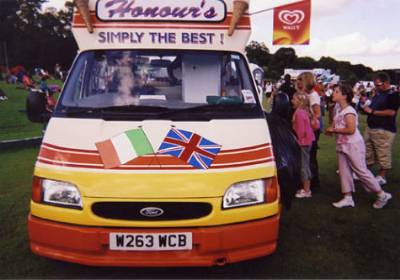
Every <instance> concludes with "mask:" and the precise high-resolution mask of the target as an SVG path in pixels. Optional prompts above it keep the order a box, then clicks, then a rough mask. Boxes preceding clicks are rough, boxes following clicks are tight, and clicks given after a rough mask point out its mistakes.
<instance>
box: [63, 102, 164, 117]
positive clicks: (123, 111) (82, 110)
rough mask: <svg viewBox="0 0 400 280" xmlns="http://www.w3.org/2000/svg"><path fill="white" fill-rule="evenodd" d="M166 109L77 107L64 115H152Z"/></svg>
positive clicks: (135, 106) (146, 107)
mask: <svg viewBox="0 0 400 280" xmlns="http://www.w3.org/2000/svg"><path fill="white" fill-rule="evenodd" d="M168 110H169V109H168V108H166V107H157V106H141V105H126V106H110V107H99V108H93V107H77V108H67V109H66V110H65V113H66V114H67V115H68V116H82V115H92V114H95V115H101V116H105V115H127V114H128V115H131V114H144V113H152V114H158V113H160V111H168Z"/></svg>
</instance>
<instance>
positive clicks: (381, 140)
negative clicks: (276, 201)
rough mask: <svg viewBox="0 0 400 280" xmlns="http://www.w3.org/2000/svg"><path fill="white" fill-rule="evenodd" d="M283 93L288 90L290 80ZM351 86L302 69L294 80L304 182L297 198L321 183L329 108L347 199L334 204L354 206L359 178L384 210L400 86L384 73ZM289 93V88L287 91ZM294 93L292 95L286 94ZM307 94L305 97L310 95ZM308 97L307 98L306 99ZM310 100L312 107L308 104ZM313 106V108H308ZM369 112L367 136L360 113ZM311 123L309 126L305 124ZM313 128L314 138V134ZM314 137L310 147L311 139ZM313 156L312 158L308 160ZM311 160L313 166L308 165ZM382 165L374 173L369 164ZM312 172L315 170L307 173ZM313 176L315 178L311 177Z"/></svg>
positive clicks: (294, 120) (295, 126) (295, 119)
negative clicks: (319, 158) (320, 166)
mask: <svg viewBox="0 0 400 280" xmlns="http://www.w3.org/2000/svg"><path fill="white" fill-rule="evenodd" d="M284 84H286V85H285V86H283V87H281V88H279V92H280V91H283V92H285V90H283V89H284V88H288V85H290V84H291V82H290V80H286V81H285V83H284ZM373 85H374V87H373V86H372V85H371V83H368V84H367V85H366V86H365V85H363V84H359V85H356V86H355V87H354V89H352V88H351V87H349V86H344V85H337V84H328V83H325V84H324V83H321V81H317V80H316V78H315V76H314V75H313V74H312V73H311V72H305V73H302V74H301V75H299V76H298V77H297V79H296V80H295V88H296V93H295V94H294V97H293V100H292V102H291V103H292V105H293V107H292V109H293V113H294V114H293V117H292V124H293V130H294V131H295V133H296V135H297V138H298V143H299V145H300V147H301V151H302V162H301V163H302V168H301V174H302V185H301V186H299V190H298V192H297V194H296V197H297V198H310V197H312V190H314V189H315V188H318V186H319V176H318V175H319V172H318V162H317V161H316V155H317V150H318V138H319V134H320V132H321V127H322V117H321V115H322V112H323V111H324V110H325V109H326V110H327V112H328V124H327V126H328V128H327V129H326V130H325V132H326V134H327V135H335V136H336V152H337V158H338V166H339V170H338V171H337V172H338V174H339V177H340V182H341V190H342V193H343V198H342V199H340V200H339V201H337V202H334V203H333V206H334V207H337V208H342V207H354V206H355V203H354V199H353V197H352V193H353V192H354V190H355V189H354V180H355V178H356V179H357V180H359V181H360V182H361V183H362V185H363V186H364V188H365V189H366V190H367V191H368V192H373V193H375V194H376V196H377V198H376V201H375V202H374V203H373V207H374V208H376V209H380V208H383V207H384V206H385V205H386V204H387V202H388V201H389V200H390V199H391V197H392V196H391V194H389V193H387V192H385V191H383V189H382V185H384V184H386V182H387V178H386V173H387V171H388V170H390V169H391V167H392V165H391V159H392V158H391V150H392V145H393V142H394V138H395V134H396V132H397V128H396V116H397V111H398V108H399V106H400V104H399V103H400V97H399V90H397V88H393V87H392V88H391V86H390V80H389V77H388V76H387V75H386V74H384V73H379V74H378V75H377V76H376V78H375V79H374V83H373ZM286 91H287V90H286ZM287 95H288V96H289V93H287ZM305 97H306V98H305ZM305 99H307V102H306V101H305ZM305 104H307V105H305ZM305 106H308V110H306V109H305ZM357 112H361V113H363V114H367V124H368V127H367V129H366V131H365V136H364V138H363V137H362V136H361V134H360V131H359V130H358V114H357ZM306 127H307V128H306ZM309 129H311V131H313V136H314V137H309V135H308V134H307V133H309ZM310 139H313V141H312V144H311V147H310V150H308V148H307V146H308V145H307V144H308V142H307V141H310ZM308 156H309V158H308ZM307 162H309V167H310V168H309V169H307V168H305V167H306V165H307ZM374 163H378V164H379V167H380V170H379V173H378V174H377V176H374V175H373V174H372V172H371V171H370V169H369V168H371V167H372V165H373V164H374ZM367 164H368V165H367ZM309 171H311V172H310V173H308V172H309ZM310 178H311V182H309V181H308V179H310Z"/></svg>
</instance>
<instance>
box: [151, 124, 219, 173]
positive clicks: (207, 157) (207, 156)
mask: <svg viewBox="0 0 400 280" xmlns="http://www.w3.org/2000/svg"><path fill="white" fill-rule="evenodd" d="M220 150H221V145H218V144H216V143H213V142H211V141H210V140H208V139H206V138H204V137H201V136H200V135H198V134H196V133H193V132H190V131H186V130H181V129H176V128H174V127H173V128H171V129H170V131H169V132H168V134H167V136H166V137H165V139H164V140H163V142H162V143H161V146H160V148H159V149H158V153H160V154H167V155H171V156H174V157H177V158H179V159H181V160H183V161H185V162H186V163H188V164H190V165H192V166H193V167H196V168H198V169H208V168H209V167H210V166H211V164H212V163H213V161H214V159H215V157H216V156H217V154H218V153H219V151H220Z"/></svg>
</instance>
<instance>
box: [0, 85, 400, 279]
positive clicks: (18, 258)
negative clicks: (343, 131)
mask: <svg viewBox="0 0 400 280" xmlns="http://www.w3.org/2000/svg"><path fill="white" fill-rule="evenodd" d="M0 87H2V88H4V85H3V84H1V85H0ZM4 89H5V90H6V91H7V87H5V88H4ZM10 90H12V89H10ZM8 96H9V98H10V100H9V101H8V102H9V104H8V105H7V104H6V103H0V126H4V123H5V121H4V119H3V118H4V116H6V117H8V118H9V121H10V122H12V121H16V120H17V122H15V123H17V124H18V125H20V127H19V128H15V129H14V128H10V127H9V128H7V129H6V132H4V131H3V129H0V133H1V134H0V137H1V138H3V139H4V138H7V137H9V135H12V138H16V137H19V136H23V137H26V136H27V135H31V136H37V135H38V134H40V130H41V126H40V125H38V126H36V127H35V126H33V125H31V124H29V123H28V122H27V121H26V117H25V115H23V114H22V113H21V114H20V115H19V112H18V110H19V109H20V108H21V109H23V102H22V101H23V100H24V98H25V92H23V91H22V90H21V91H19V90H16V91H14V92H13V93H12V94H8ZM21 102H22V104H21ZM6 106H8V107H6ZM4 108H7V110H9V111H8V113H4V112H3V111H2V110H3V109H4ZM16 114H17V116H15V115H16ZM13 116H14V117H13ZM364 125H365V121H364V120H363V122H362V127H364ZM1 138H0V140H1ZM398 143H399V140H398V139H397V144H395V145H394V149H395V151H394V168H393V171H392V172H391V173H390V174H389V184H388V185H387V186H386V187H385V190H387V191H389V192H391V193H392V194H393V199H392V201H391V202H390V203H389V205H388V206H387V207H386V208H385V209H382V210H375V209H373V208H372V207H371V205H372V203H373V201H374V197H373V196H372V195H370V194H367V193H365V192H364V191H363V189H362V188H361V187H360V186H358V188H357V192H356V194H355V201H356V207H355V208H352V209H335V208H333V207H332V206H331V203H332V202H333V201H336V200H337V199H339V198H340V186H339V180H338V177H337V175H336V173H335V170H336V155H335V144H334V139H333V138H329V137H326V136H324V135H322V137H321V140H320V143H319V144H320V151H319V164H320V173H321V182H322V187H321V189H320V190H319V191H318V192H316V193H314V194H313V198H312V199H308V200H295V201H294V203H293V207H292V208H291V209H290V210H284V211H283V213H282V219H281V229H280V240H279V244H278V250H277V252H276V253H275V254H273V255H271V256H268V257H265V258H260V259H256V260H252V261H247V262H243V263H239V264H234V265H227V266H225V267H213V268H151V269H149V268H147V269H145V268H93V267H85V266H80V265H75V264H68V263H63V262H58V261H53V260H48V259H45V258H41V257H38V256H36V255H33V254H32V253H31V252H30V250H29V247H28V240H27V229H26V217H27V215H28V213H29V200H30V185H31V177H32V171H33V165H34V162H35V158H36V156H37V153H38V149H22V150H8V151H0V221H1V226H0V237H1V238H0V248H1V249H0V278H182V279H183V278H400V250H399V248H400V226H399V224H400V172H399V170H400V145H398Z"/></svg>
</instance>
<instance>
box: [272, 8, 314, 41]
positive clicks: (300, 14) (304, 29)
mask: <svg viewBox="0 0 400 280" xmlns="http://www.w3.org/2000/svg"><path fill="white" fill-rule="evenodd" d="M310 18H311V0H303V1H301V2H296V3H294V4H289V5H284V6H279V7H277V8H275V9H274V35H273V44H274V45H308V44H309V43H310V25H311V23H310V22H311V19H310Z"/></svg>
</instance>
